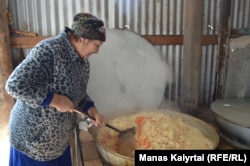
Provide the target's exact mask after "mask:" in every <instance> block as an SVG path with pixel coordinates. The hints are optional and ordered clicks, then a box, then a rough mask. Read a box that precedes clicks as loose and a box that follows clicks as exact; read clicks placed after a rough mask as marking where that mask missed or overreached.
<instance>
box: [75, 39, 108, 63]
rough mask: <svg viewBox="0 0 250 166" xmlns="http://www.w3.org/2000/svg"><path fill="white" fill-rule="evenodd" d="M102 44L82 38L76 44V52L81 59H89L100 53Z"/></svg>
mask: <svg viewBox="0 0 250 166" xmlns="http://www.w3.org/2000/svg"><path fill="white" fill-rule="evenodd" d="M102 43H103V42H102V41H100V40H89V39H84V38H80V39H79V40H78V42H77V44H76V51H77V52H78V54H79V55H80V57H82V58H88V57H89V56H90V55H91V54H94V53H98V51H99V48H100V47H101V45H102Z"/></svg>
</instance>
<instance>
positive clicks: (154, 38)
mask: <svg viewBox="0 0 250 166" xmlns="http://www.w3.org/2000/svg"><path fill="white" fill-rule="evenodd" d="M48 37H51V36H36V37H11V38H10V43H11V47H12V48H32V47H34V46H35V45H36V44H37V43H38V42H39V41H41V40H44V39H46V38H48ZM142 37H144V38H145V39H146V40H147V41H149V42H150V43H151V44H153V45H183V38H184V36H183V35H143V36H142ZM217 43H218V36H217V35H203V36H202V45H210V44H217Z"/></svg>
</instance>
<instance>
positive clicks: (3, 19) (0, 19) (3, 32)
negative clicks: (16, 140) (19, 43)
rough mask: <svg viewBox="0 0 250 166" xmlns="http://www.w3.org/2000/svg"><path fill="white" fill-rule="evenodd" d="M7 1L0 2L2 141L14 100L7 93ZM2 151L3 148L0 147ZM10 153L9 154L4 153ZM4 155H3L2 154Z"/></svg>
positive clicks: (0, 114) (6, 131)
mask: <svg viewBox="0 0 250 166" xmlns="http://www.w3.org/2000/svg"><path fill="white" fill-rule="evenodd" d="M6 2H7V1H6V0H0V4H1V5H0V11H1V12H0V39H1V40H0V80H1V81H0V141H1V142H2V141H6V139H8V121H9V115H10V111H11V108H12V106H13V103H14V102H13V99H12V97H11V96H9V95H8V94H7V93H6V91H5V83H6V80H7V79H8V77H9V75H10V73H11V72H12V70H13V68H12V58H11V54H10V37H9V25H8V19H7V13H6V12H7V9H6ZM1 145H2V144H1ZM0 148H1V149H2V147H0ZM4 153H9V152H4ZM1 154H2V153H1Z"/></svg>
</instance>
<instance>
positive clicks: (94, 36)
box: [71, 13, 106, 42]
mask: <svg viewBox="0 0 250 166" xmlns="http://www.w3.org/2000/svg"><path fill="white" fill-rule="evenodd" d="M71 29H72V31H73V33H74V34H75V35H76V36H78V37H82V38H85V39H90V40H100V41H102V42H104V41H105V40H106V32H105V28H104V23H103V21H102V20H99V19H98V18H97V17H95V16H93V15H91V14H89V13H78V14H76V15H75V16H74V22H73V24H72V27H71Z"/></svg>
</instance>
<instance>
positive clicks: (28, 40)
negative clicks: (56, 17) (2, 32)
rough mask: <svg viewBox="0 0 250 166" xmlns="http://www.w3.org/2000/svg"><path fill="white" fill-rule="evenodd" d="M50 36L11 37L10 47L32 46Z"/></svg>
mask: <svg viewBox="0 0 250 166" xmlns="http://www.w3.org/2000/svg"><path fill="white" fill-rule="evenodd" d="M49 37H51V36H37V37H11V38H10V43H11V47H12V48H33V47H34V46H35V45H36V44H37V43H38V42H40V41H42V40H44V39H46V38H49Z"/></svg>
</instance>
